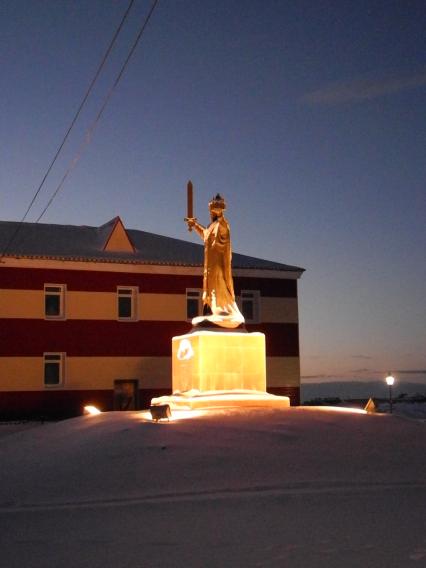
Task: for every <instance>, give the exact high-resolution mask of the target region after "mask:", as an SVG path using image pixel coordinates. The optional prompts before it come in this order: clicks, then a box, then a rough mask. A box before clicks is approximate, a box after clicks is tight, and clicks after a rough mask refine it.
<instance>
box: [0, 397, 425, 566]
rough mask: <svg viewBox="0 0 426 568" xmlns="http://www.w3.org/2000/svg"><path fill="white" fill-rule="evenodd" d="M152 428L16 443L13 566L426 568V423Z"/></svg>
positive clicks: (312, 415) (71, 429) (227, 415)
mask: <svg viewBox="0 0 426 568" xmlns="http://www.w3.org/2000/svg"><path fill="white" fill-rule="evenodd" d="M143 416H144V415H143V414H142V413H137V412H127V413H125V412H120V413H105V414H101V415H99V416H85V417H81V418H76V419H72V420H68V421H64V422H60V423H54V424H45V425H42V426H37V427H34V428H32V429H30V430H26V431H22V432H18V433H15V434H9V435H7V436H4V437H2V438H0V462H1V469H0V522H1V526H2V531H1V532H0V545H1V550H2V560H3V561H4V562H5V563H4V565H5V566H8V568H12V567H14V566H26V568H29V567H49V566H61V567H64V568H66V567H68V566H70V567H71V566H72V567H73V568H78V567H79V566H82V567H83V566H90V567H91V568H96V567H97V566H99V567H101V566H102V568H108V567H110V566H111V567H112V566H114V567H120V566H129V567H133V566H135V567H139V566H141V567H145V566H149V567H150V566H203V567H204V566H220V567H222V566H307V567H310V566H343V565H344V566H345V567H347V566H361V565H367V566H368V565H370V566H386V567H391V566H411V565H413V566H415V565H416V564H415V563H416V562H419V564H417V565H420V564H421V562H424V561H426V542H425V541H424V536H423V533H424V531H423V529H422V528H421V527H422V522H423V521H424V514H425V513H424V512H425V510H426V499H425V479H424V471H425V465H426V460H425V454H426V452H425V448H426V444H425V442H426V434H425V433H426V430H425V425H424V423H423V422H419V421H412V420H406V419H403V418H400V417H398V416H389V415H368V414H360V413H346V412H337V411H333V410H329V409H326V408H323V409H318V408H313V407H309V408H290V409H284V410H277V409H264V410H259V409H256V410H253V409H239V410H229V409H228V410H215V411H211V412H208V413H202V412H198V413H197V415H196V417H194V418H186V419H181V420H172V421H171V422H170V423H168V422H161V423H153V422H150V421H146V420H144V418H143ZM3 527H4V529H3ZM373 559H374V560H373Z"/></svg>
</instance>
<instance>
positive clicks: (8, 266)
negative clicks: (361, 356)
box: [0, 259, 300, 415]
mask: <svg viewBox="0 0 426 568" xmlns="http://www.w3.org/2000/svg"><path fill="white" fill-rule="evenodd" d="M126 268H127V271H126ZM159 268H161V269H162V270H159ZM239 273H241V270H240V271H239ZM280 276H281V275H280ZM234 283H235V291H236V294H237V295H239V294H240V291H241V290H259V291H260V306H259V319H260V323H256V324H248V325H247V329H248V331H262V332H264V333H265V335H266V354H267V384H268V390H270V391H271V392H275V393H281V394H288V393H289V394H291V396H292V399H293V400H292V402H293V403H298V401H299V387H300V370H299V338H298V334H299V332H298V309H297V281H296V280H295V279H283V278H282V276H281V277H279V278H272V277H268V278H261V277H259V276H256V275H255V276H238V277H236V278H235V280H234ZM45 284H57V285H59V284H61V285H65V286H66V292H65V296H64V297H65V310H64V317H63V318H60V319H47V318H46V317H45V313H44V297H45V296H44V285H45ZM118 286H128V287H130V286H132V287H135V286H136V287H138V291H139V293H138V294H137V311H136V317H135V321H119V320H118V317H117V287H118ZM200 286H201V270H200V269H199V268H186V269H184V268H182V267H146V266H141V265H137V266H135V265H128V266H126V265H112V264H111V265H109V266H107V267H105V263H102V264H101V265H100V264H99V263H91V262H60V261H51V260H50V261H43V260H40V261H34V260H22V261H20V262H19V261H18V260H17V259H13V261H11V262H9V263H8V262H7V261H6V263H5V265H3V266H2V267H0V320H1V321H0V415H2V414H5V413H7V412H8V410H11V409H13V408H15V409H16V410H17V411H19V408H24V407H25V408H27V407H28V408H31V407H39V408H40V407H43V408H48V407H49V406H52V405H53V406H55V405H56V406H57V407H58V408H62V407H63V406H64V405H65V406H66V401H67V397H66V395H65V394H64V393H68V400H69V401H73V405H74V406H75V408H77V406H78V405H80V408H81V404H83V403H84V402H86V403H87V402H88V401H92V402H93V399H96V400H98V401H100V402H101V406H103V407H104V409H105V410H106V409H109V408H111V405H112V389H113V386H114V381H115V380H116V379H138V381H139V389H140V403H141V404H146V402H149V400H150V398H151V397H152V396H156V395H159V394H164V393H166V392H169V391H170V388H171V359H170V356H171V338H172V337H173V336H174V335H181V334H184V333H186V332H188V330H189V329H190V323H189V322H187V321H186V289H187V288H200ZM47 352H49V353H64V354H65V358H64V382H63V384H62V385H61V386H55V387H47V386H45V385H44V375H43V371H44V366H43V361H44V360H43V354H44V353H47ZM98 403H99V402H98Z"/></svg>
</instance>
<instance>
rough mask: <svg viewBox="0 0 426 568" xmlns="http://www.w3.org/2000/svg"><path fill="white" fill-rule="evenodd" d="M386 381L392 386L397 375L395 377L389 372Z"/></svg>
mask: <svg viewBox="0 0 426 568" xmlns="http://www.w3.org/2000/svg"><path fill="white" fill-rule="evenodd" d="M385 381H386V384H387V385H388V386H390V387H391V386H392V385H393V383H394V382H395V377H393V376H392V375H391V374H390V373H388V374H387V377H386V379H385Z"/></svg>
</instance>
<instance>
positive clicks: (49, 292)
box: [44, 284, 65, 319]
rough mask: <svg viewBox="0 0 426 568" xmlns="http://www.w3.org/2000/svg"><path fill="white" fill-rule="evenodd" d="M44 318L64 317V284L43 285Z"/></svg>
mask: <svg viewBox="0 0 426 568" xmlns="http://www.w3.org/2000/svg"><path fill="white" fill-rule="evenodd" d="M44 316H45V318H46V319H61V318H64V317H65V284H45V285H44Z"/></svg>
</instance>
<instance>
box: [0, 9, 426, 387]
mask: <svg viewBox="0 0 426 568" xmlns="http://www.w3.org/2000/svg"><path fill="white" fill-rule="evenodd" d="M127 4H128V3H127V1H125V2H124V1H109V0H102V1H101V0H99V1H96V0H91V1H90V2H87V1H83V0H75V1H73V2H70V1H50V0H47V1H45V2H30V1H25V2H24V1H20V0H13V1H12V0H4V1H3V2H2V3H1V5H0V57H1V68H2V74H1V93H2V97H1V100H2V104H1V109H0V111H1V124H2V128H1V130H0V144H1V146H0V147H1V153H0V191H1V193H0V199H1V201H0V203H1V211H2V213H1V217H2V219H7V220H18V219H20V218H21V217H22V215H23V214H24V212H25V210H26V207H27V205H28V204H29V201H30V199H31V197H32V195H33V193H34V191H35V189H36V188H37V186H38V185H39V183H40V181H41V179H42V177H43V175H44V172H45V171H46V169H47V166H48V164H49V162H50V160H51V159H52V157H53V155H54V153H55V151H56V149H57V147H58V145H59V143H60V141H61V139H62V136H63V135H64V133H65V131H66V129H67V127H68V125H69V123H70V121H71V119H72V116H73V114H74V113H75V111H76V109H77V107H78V105H79V103H80V101H81V99H82V97H83V94H84V92H85V90H86V88H87V86H88V84H89V82H90V80H91V78H92V76H93V74H94V72H95V70H96V67H97V65H98V64H99V62H100V60H101V57H102V55H103V53H104V52H105V50H106V47H107V45H108V43H109V41H110V39H111V37H112V35H113V33H114V31H115V29H116V27H117V26H118V23H119V21H120V19H121V17H122V14H123V13H124V10H125V9H126V6H127ZM150 5H151V4H150V2H146V1H145V0H136V1H135V3H134V5H133V7H132V11H131V13H130V16H129V19H128V21H127V23H126V25H125V27H124V29H123V32H122V34H121V35H120V37H119V40H118V42H117V46H116V49H115V50H114V51H113V53H112V56H111V58H110V60H109V62H108V66H107V67H106V69H105V70H104V72H103V73H102V75H101V78H100V80H99V82H98V83H97V85H96V88H95V90H94V91H93V93H92V96H91V97H90V99H89V101H88V104H87V106H86V107H85V110H84V112H83V113H82V115H81V117H80V119H79V121H78V123H77V125H76V128H75V130H74V131H73V133H72V135H71V136H70V138H69V140H68V142H67V144H66V146H65V148H64V151H63V153H62V154H61V157H60V159H59V160H58V162H57V164H56V165H55V167H54V169H53V171H52V174H51V176H49V178H48V181H47V183H46V185H45V187H44V188H43V191H42V192H41V193H40V196H39V199H38V200H37V201H36V203H35V206H34V208H33V210H32V211H31V213H30V215H29V217H28V220H30V221H31V220H35V219H36V218H37V217H38V215H39V213H40V212H41V211H42V210H43V207H44V206H45V204H46V202H47V200H48V199H49V197H50V195H51V194H52V192H53V191H54V190H55V189H56V187H57V184H58V183H59V181H60V179H61V177H62V175H63V173H64V171H65V170H66V168H67V166H68V164H69V162H70V161H71V160H72V159H73V158H74V157H75V155H76V153H77V150H78V147H79V145H80V143H81V140H82V139H84V136H85V132H86V130H87V128H88V127H89V125H90V124H91V122H92V121H93V119H94V116H95V115H96V113H97V110H98V109H99V107H100V105H101V104H102V101H103V98H104V96H105V95H106V92H107V90H108V88H109V86H110V85H111V83H112V82H113V80H114V78H115V76H116V74H117V72H118V70H119V68H120V66H121V63H122V62H123V60H124V58H125V57H126V55H127V53H128V50H129V48H130V46H131V44H132V43H133V41H134V38H135V36H136V34H137V32H138V29H139V26H140V25H141V22H142V20H143V18H144V15H145V14H146V13H147V11H148V9H149V6H150ZM425 25H426V5H425V3H424V2H422V1H418V2H416V1H412V2H407V1H402V0H401V1H399V2H396V1H392V0H389V1H386V2H374V1H371V0H370V1H359V2H353V1H351V2H347V1H334V2H327V1H321V2H313V1H310V2H308V1H298V2H285V1H272V0H262V1H255V0H245V1H237V0H235V1H229V0H226V1H225V0H223V1H221V0H214V1H213V0H203V1H195V0H173V1H172V0H160V2H159V4H158V7H157V8H156V11H155V12H154V15H153V17H152V20H151V22H150V24H149V26H148V28H147V30H146V33H145V35H144V36H143V40H142V42H141V43H140V45H139V46H138V48H137V50H136V52H135V54H134V57H133V58H132V60H131V62H130V64H129V66H128V68H127V70H126V73H125V75H124V76H123V79H122V81H121V82H120V84H119V86H118V88H117V90H116V91H115V93H114V95H113V97H112V99H111V100H110V103H109V105H108V107H107V109H106V111H105V113H104V115H103V117H102V120H101V122H100V123H99V125H98V127H97V129H96V130H95V132H94V134H93V137H92V140H91V143H90V144H89V145H88V146H87V147H86V148H85V151H84V152H83V155H82V157H81V159H80V161H79V162H78V164H77V165H76V167H75V168H74V169H73V171H72V173H71V174H70V176H69V177H68V179H67V181H66V183H65V185H64V187H63V189H62V190H61V192H60V193H59V194H58V197H57V198H56V199H55V201H54V202H53V204H52V206H51V207H50V208H49V210H48V212H47V213H46V215H45V216H44V217H43V219H42V221H43V222H50V223H69V224H87V225H100V224H102V223H104V222H106V221H107V220H109V219H111V218H112V217H114V216H115V215H120V216H121V217H122V219H123V221H124V223H125V225H126V226H127V227H129V228H137V229H142V230H146V231H152V232H158V233H161V234H165V235H169V236H172V237H177V238H183V239H188V240H193V239H195V236H194V234H189V233H188V232H187V231H186V229H185V225H184V223H183V217H184V215H185V203H186V201H185V187H186V182H187V180H188V179H192V181H193V183H194V187H195V211H196V214H197V216H198V218H199V220H200V221H201V222H203V221H204V222H207V218H208V215H207V202H208V200H209V198H210V197H211V196H212V195H213V194H214V193H216V192H218V191H219V192H221V193H223V194H224V195H225V197H226V199H227V202H228V219H229V220H230V222H231V227H232V235H233V247H234V250H236V251H238V252H241V253H245V254H250V255H253V256H260V257H263V258H268V259H272V260H277V261H281V262H285V263H289V264H296V265H298V266H302V267H304V268H306V273H305V274H304V275H303V277H302V279H301V281H300V287H299V290H300V321H301V325H300V342H301V356H302V375H303V376H305V377H306V379H305V380H307V381H308V380H317V379H318V378H320V379H321V380H326V379H330V378H341V377H343V378H345V377H347V378H354V377H355V378H361V379H370V378H378V377H381V376H382V375H383V373H385V372H386V371H387V370H393V371H395V372H396V371H411V372H409V373H399V377H400V380H404V379H406V380H408V379H410V380H412V379H415V380H419V381H424V380H425V377H426V349H425V346H426V331H425V329H426V325H425V322H426V302H425V296H426V284H425V283H426V262H425V249H426V223H425V213H426V199H425V179H426V175H425V174H426V155H425V154H426V151H425V148H426V120H425V116H426V45H425V34H424V29H425Z"/></svg>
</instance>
